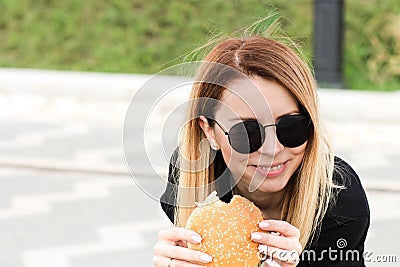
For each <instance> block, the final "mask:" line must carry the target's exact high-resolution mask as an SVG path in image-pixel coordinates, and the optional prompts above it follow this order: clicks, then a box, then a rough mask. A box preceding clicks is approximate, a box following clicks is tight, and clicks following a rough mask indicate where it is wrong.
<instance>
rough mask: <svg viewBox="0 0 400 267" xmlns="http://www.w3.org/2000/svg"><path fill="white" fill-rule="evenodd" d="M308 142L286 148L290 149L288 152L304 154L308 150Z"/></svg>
mask: <svg viewBox="0 0 400 267" xmlns="http://www.w3.org/2000/svg"><path fill="white" fill-rule="evenodd" d="M307 144H308V142H305V143H304V144H302V145H301V146H298V147H293V148H286V149H287V150H288V152H289V153H290V154H293V155H301V156H302V155H303V154H304V152H305V151H306V148H307Z"/></svg>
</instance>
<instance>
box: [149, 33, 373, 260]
mask: <svg viewBox="0 0 400 267" xmlns="http://www.w3.org/2000/svg"><path fill="white" fill-rule="evenodd" d="M204 61H205V63H203V65H202V66H201V68H200V70H199V72H198V75H197V78H196V81H198V82H196V84H195V85H194V86H193V90H192V94H191V99H192V101H191V104H190V107H189V111H188V120H187V123H186V124H185V127H184V129H183V135H182V138H181V144H180V147H179V149H178V150H177V151H176V152H175V154H174V155H173V157H172V159H171V165H170V173H169V181H170V183H169V185H168V186H167V189H166V192H165V193H164V195H163V196H162V199H161V204H162V207H163V209H164V211H165V212H166V213H167V215H168V217H169V218H170V219H171V221H172V222H174V224H175V227H173V228H170V229H166V230H162V231H160V233H159V236H158V242H157V244H156V245H155V247H154V264H155V266H160V267H161V266H162V267H164V266H201V265H202V264H205V263H207V262H210V261H212V257H211V256H210V255H207V254H204V253H200V252H197V251H193V250H190V249H188V248H187V246H186V243H187V242H192V243H199V242H201V236H199V235H198V234H197V233H194V232H191V231H189V230H187V229H184V226H185V223H186V220H187V218H188V216H189V215H190V213H191V211H192V210H193V209H194V207H195V206H194V203H195V202H201V201H203V200H204V198H205V197H206V196H207V195H208V194H209V193H210V192H211V191H213V190H217V192H218V196H219V197H220V199H221V200H223V201H225V202H229V200H230V199H231V198H232V195H233V194H239V195H242V196H244V197H246V198H248V199H249V200H251V201H252V202H254V204H255V205H257V206H258V207H259V208H260V210H261V211H262V213H263V217H264V219H265V220H264V221H262V222H260V224H259V226H260V228H261V229H263V230H266V231H267V232H268V233H253V234H252V236H251V240H252V241H254V242H257V243H259V250H260V251H263V252H267V253H268V254H270V253H271V252H272V251H274V250H275V251H282V250H283V251H296V252H297V253H299V255H300V262H299V261H296V260H295V259H291V258H289V256H286V257H281V258H277V257H271V258H270V259H269V260H267V261H265V262H264V265H266V266H296V265H298V266H341V264H342V265H343V266H364V261H363V258H362V253H363V251H364V241H365V238H366V234H367V231H368V227H369V207H368V202H367V198H366V196H365V192H364V190H363V188H362V185H361V183H360V180H359V178H358V176H357V174H356V173H355V172H354V171H353V169H352V168H351V167H350V166H349V165H348V164H347V163H346V162H344V161H343V160H341V159H339V158H336V157H334V156H333V152H332V149H331V146H330V143H329V141H328V139H327V135H326V133H325V131H324V128H323V127H322V125H321V122H320V115H319V109H318V101H317V91H316V84H315V81H314V78H313V76H312V73H311V71H310V70H309V68H308V66H307V65H306V64H305V63H304V61H303V60H302V59H301V58H300V57H299V56H298V55H297V54H296V53H295V52H293V50H291V49H290V48H289V47H288V46H286V45H284V44H283V43H280V42H277V41H274V40H272V39H269V38H265V37H260V36H250V37H244V38H229V39H226V40H224V41H222V42H221V43H220V44H218V45H217V46H216V47H215V48H214V49H213V50H212V51H211V52H210V53H209V54H208V55H207V56H206V57H205V59H204ZM204 141H207V142H204ZM267 248H268V249H267ZM347 252H349V253H347ZM287 255H289V254H287ZM270 256H271V255H270Z"/></svg>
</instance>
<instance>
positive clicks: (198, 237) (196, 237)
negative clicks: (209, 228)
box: [192, 235, 201, 244]
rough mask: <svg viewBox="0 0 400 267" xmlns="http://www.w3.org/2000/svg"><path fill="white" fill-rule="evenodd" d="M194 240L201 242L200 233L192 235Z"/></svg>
mask: <svg viewBox="0 0 400 267" xmlns="http://www.w3.org/2000/svg"><path fill="white" fill-rule="evenodd" d="M192 240H193V241H194V242H195V243H199V244H200V243H201V237H200V236H198V235H192Z"/></svg>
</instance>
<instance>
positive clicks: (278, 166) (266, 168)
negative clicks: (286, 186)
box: [258, 164, 283, 171]
mask: <svg viewBox="0 0 400 267" xmlns="http://www.w3.org/2000/svg"><path fill="white" fill-rule="evenodd" d="M282 167H283V164H279V165H277V166H274V167H272V168H269V167H258V168H260V169H262V170H265V171H270V170H271V171H276V170H279V169H280V168H282Z"/></svg>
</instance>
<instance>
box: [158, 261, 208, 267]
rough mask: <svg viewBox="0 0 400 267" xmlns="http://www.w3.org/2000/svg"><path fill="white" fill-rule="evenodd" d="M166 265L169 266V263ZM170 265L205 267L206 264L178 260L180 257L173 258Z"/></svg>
mask: <svg viewBox="0 0 400 267" xmlns="http://www.w3.org/2000/svg"><path fill="white" fill-rule="evenodd" d="M164 266H168V265H164ZM164 266H163V267H164ZM169 266H170V267H204V265H198V264H195V263H191V262H187V261H182V260H178V259H173V260H172V261H171V262H170V265H169Z"/></svg>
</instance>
